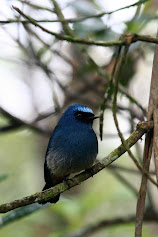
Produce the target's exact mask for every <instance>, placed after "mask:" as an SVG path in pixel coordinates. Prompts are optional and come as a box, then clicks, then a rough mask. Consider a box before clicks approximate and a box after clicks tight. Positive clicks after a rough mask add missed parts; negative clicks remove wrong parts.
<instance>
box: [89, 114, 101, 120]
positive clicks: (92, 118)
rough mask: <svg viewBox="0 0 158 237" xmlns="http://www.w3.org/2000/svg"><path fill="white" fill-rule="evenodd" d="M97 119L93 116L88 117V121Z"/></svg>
mask: <svg viewBox="0 0 158 237" xmlns="http://www.w3.org/2000/svg"><path fill="white" fill-rule="evenodd" d="M97 118H99V116H98V115H94V116H92V117H89V118H88V120H92V121H93V120H94V119H97Z"/></svg>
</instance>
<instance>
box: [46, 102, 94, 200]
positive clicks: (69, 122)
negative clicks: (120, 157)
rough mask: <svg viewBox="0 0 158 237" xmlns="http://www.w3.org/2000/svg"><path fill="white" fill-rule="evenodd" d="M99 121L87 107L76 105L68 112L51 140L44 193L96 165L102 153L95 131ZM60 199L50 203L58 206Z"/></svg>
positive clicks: (69, 108)
mask: <svg viewBox="0 0 158 237" xmlns="http://www.w3.org/2000/svg"><path fill="white" fill-rule="evenodd" d="M96 118H98V116H95V115H94V113H93V111H92V110H91V109H90V108H89V107H87V106H84V105H80V104H72V105H70V106H68V108H67V109H66V110H65V112H64V113H63V115H62V117H61V119H60V120H59V122H58V124H57V126H56V127H55V129H54V131H53V133H52V135H51V137H50V140H49V144H48V148H47V151H46V156H45V164H44V178H45V182H46V184H45V186H44V188H43V190H45V189H48V188H51V187H53V186H55V185H56V184H59V183H61V182H62V181H63V180H66V178H68V176H69V175H70V174H72V173H77V172H80V171H82V170H85V169H89V168H90V167H91V166H92V165H93V163H94V161H95V159H96V156H97V153H98V141H97V137H96V134H95V132H94V131H93V128H92V125H93V120H94V119H96ZM59 196H60V195H58V196H56V197H54V198H51V199H50V200H48V202H51V203H56V202H57V201H58V200H59ZM43 203H46V202H45V201H44V202H43Z"/></svg>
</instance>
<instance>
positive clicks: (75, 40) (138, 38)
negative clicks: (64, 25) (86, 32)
mask: <svg viewBox="0 0 158 237" xmlns="http://www.w3.org/2000/svg"><path fill="white" fill-rule="evenodd" d="M13 8H14V10H16V11H17V12H18V13H19V14H20V15H22V16H23V17H24V18H25V19H27V20H29V21H30V23H32V24H33V25H34V26H36V27H38V28H40V29H41V30H42V31H44V32H46V33H48V34H51V35H53V36H55V37H56V38H57V39H59V40H64V41H68V42H73V43H79V44H86V45H96V46H104V47H110V46H119V45H125V44H126V40H118V41H109V42H105V41H94V40H86V39H82V38H77V37H72V36H69V35H65V36H63V35H61V34H58V33H56V32H53V31H50V30H48V29H46V28H44V27H43V26H41V25H40V24H38V23H37V22H36V20H35V19H33V18H32V17H29V16H27V15H26V14H24V13H23V12H22V11H21V10H20V9H19V8H17V7H14V6H13ZM126 35H128V37H129V36H130V38H132V41H131V44H132V43H135V42H137V41H144V42H148V43H155V44H158V39H157V38H154V37H151V36H149V35H137V34H132V33H130V34H126Z"/></svg>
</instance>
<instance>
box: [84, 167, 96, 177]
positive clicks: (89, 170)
mask: <svg viewBox="0 0 158 237" xmlns="http://www.w3.org/2000/svg"><path fill="white" fill-rule="evenodd" d="M85 171H88V172H89V173H90V174H91V177H93V175H94V173H93V168H92V167H91V168H89V169H86V170H85Z"/></svg>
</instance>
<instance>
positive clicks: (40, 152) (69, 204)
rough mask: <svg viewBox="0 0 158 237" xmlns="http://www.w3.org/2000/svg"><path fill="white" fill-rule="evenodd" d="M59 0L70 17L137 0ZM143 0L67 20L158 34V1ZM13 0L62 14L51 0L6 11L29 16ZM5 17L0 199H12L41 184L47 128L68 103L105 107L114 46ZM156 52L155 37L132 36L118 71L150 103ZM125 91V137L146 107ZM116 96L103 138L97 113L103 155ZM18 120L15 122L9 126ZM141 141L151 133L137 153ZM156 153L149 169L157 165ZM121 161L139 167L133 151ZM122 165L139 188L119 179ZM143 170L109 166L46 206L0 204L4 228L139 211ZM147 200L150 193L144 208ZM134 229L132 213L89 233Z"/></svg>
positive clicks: (32, 10)
mask: <svg viewBox="0 0 158 237" xmlns="http://www.w3.org/2000/svg"><path fill="white" fill-rule="evenodd" d="M56 2H57V3H58V4H59V7H60V9H61V10H62V13H63V14H64V17H65V18H66V19H69V18H81V17H89V16H91V15H95V14H98V13H100V12H104V11H105V12H111V11H114V10H116V9H119V8H121V7H125V6H128V5H130V4H133V3H135V1H132V0H131V1H130V0H128V1H127V0H126V1H114V0H111V1H89V0H82V1H80V0H79V1H72V0H69V1H68V0H67V1H61V0H60V1H58V0H57V1H56ZM144 2H146V3H144V4H138V5H136V6H135V7H129V8H126V9H124V10H120V11H118V12H116V13H113V14H109V15H106V14H105V15H104V16H103V17H100V18H99V17H96V18H90V19H87V20H85V21H81V22H80V21H79V22H75V23H70V24H69V25H68V27H69V30H70V29H71V31H72V32H73V34H74V35H75V36H77V37H83V38H86V39H93V40H103V41H114V40H118V39H119V37H120V35H122V34H123V33H126V32H133V33H137V34H148V35H152V36H155V35H156V31H157V7H158V3H157V1H156V0H155V1H144ZM12 5H14V6H17V7H19V8H20V9H21V10H22V11H24V12H25V13H26V14H27V15H29V16H31V17H33V18H35V19H36V20H41V19H44V20H49V21H51V20H52V19H53V20H55V19H59V15H58V14H57V11H56V9H55V8H54V5H53V1H45V2H43V1H22V0H15V1H12V0H10V1H8V0H1V6H2V7H1V12H2V14H1V16H0V21H6V20H9V21H11V20H10V19H14V20H17V21H18V20H19V19H20V20H22V18H19V15H18V14H17V12H15V11H14V10H13V9H12V8H11V6H12ZM39 6H40V7H41V8H39ZM57 15H58V16H57ZM59 20H60V19H59ZM40 24H41V25H43V26H44V27H46V28H48V29H49V30H52V31H55V32H57V33H60V34H68V32H66V33H65V32H64V31H65V28H64V27H63V25H62V24H60V23H51V22H50V23H40ZM1 25H2V29H1V32H0V36H1V37H0V45H1V56H0V63H1V64H0V73H1V78H0V85H1V86H0V112H1V113H0V164H1V165H0V194H1V195H0V202H1V203H6V202H10V201H12V200H15V199H19V198H22V197H24V196H28V195H31V194H33V193H35V192H38V191H41V190H42V188H43V186H44V177H43V172H44V168H43V165H44V157H45V151H46V148H47V144H48V141H49V137H50V134H51V132H52V131H53V129H54V127H55V125H56V123H57V121H58V119H59V118H60V116H61V113H62V112H63V110H64V109H65V108H66V107H67V106H68V105H69V104H72V103H76V102H77V103H81V104H86V105H88V106H90V107H91V108H92V109H93V110H94V112H95V113H98V114H99V112H100V105H101V103H102V101H103V98H104V93H105V88H106V85H107V82H108V75H110V74H111V71H112V68H113V65H114V60H115V58H116V48H115V47H107V48H105V47H97V46H84V45H76V44H70V43H67V42H63V41H58V40H57V39H56V38H55V37H52V36H51V35H48V34H45V33H44V32H41V31H40V30H39V29H38V28H37V27H36V28H35V27H34V26H32V25H30V24H19V23H11V22H8V23H5V24H4V23H3V22H1ZM153 53H154V45H152V44H147V43H140V42H138V43H136V44H133V45H132V46H131V47H130V51H129V53H128V57H127V61H126V65H125V67H124V70H123V72H122V74H121V76H120V86H122V88H123V89H124V90H125V91H126V92H127V93H129V94H131V95H132V96H133V97H134V98H136V99H137V101H138V102H139V103H140V104H141V106H142V107H143V108H144V110H145V109H147V105H148V95H149V89H150V79H151V71H152V60H153ZM112 93H113V89H112V92H111V94H112ZM125 94H126V93H123V92H119V94H118V118H119V124H120V128H121V131H122V132H123V134H124V136H125V137H126V138H127V137H128V136H129V135H130V133H131V132H132V131H133V130H134V128H135V125H136V124H137V123H138V122H139V121H140V120H143V119H144V114H143V112H142V110H141V109H140V108H138V107H137V106H136V105H135V104H133V103H132V102H131V101H130V100H129V98H128V97H127V96H126V95H125ZM111 97H112V96H111ZM111 97H110V98H109V101H108V105H107V109H106V110H105V112H104V131H103V141H101V140H100V138H99V123H98V122H95V124H94V130H95V132H96V134H97V136H98V140H99V154H98V158H99V159H102V158H104V157H105V156H106V155H108V154H109V153H110V152H111V151H112V150H113V149H114V148H116V147H117V146H118V145H119V144H120V139H119V138H118V135H117V131H116V129H115V124H114V122H113V117H112V112H111V107H112V106H111ZM55 110H56V112H55ZM12 125H13V127H12V128H11V129H6V128H7V127H8V126H12ZM17 125H18V126H19V127H18V128H17V127H16V126H17ZM4 128H5V129H4ZM143 145H144V138H143V141H139V142H138V145H137V147H136V148H132V151H133V152H134V153H135V155H136V156H137V158H138V159H140V160H142V154H143ZM153 163H154V162H152V164H151V170H154V164H153ZM115 165H116V166H121V167H124V168H130V169H134V170H136V168H135V166H134V164H133V162H132V161H131V159H130V158H129V157H128V155H127V154H125V155H123V156H122V157H121V158H119V159H118V160H117V161H116V162H115ZM118 173H119V175H121V177H122V178H123V180H126V181H127V182H129V183H130V184H131V185H132V187H133V188H130V186H129V185H128V184H125V183H124V181H122V180H120V176H119V175H118ZM1 178H2V179H1ZM140 178H141V176H140V174H139V173H138V172H137V173H136V172H133V173H132V172H128V171H123V170H119V169H118V170H117V169H114V168H113V169H112V168H111V169H110V168H106V169H105V170H103V171H101V172H99V173H98V174H97V175H95V176H94V177H93V178H90V179H89V180H87V181H85V182H83V183H82V184H81V185H79V186H78V187H75V188H73V189H72V190H70V191H67V192H66V193H64V194H63V195H62V197H61V199H60V201H59V202H58V203H56V204H55V205H48V206H47V207H45V206H43V207H42V208H41V205H38V204H35V205H32V206H30V207H29V206H28V207H25V208H22V209H20V210H18V209H17V210H15V211H13V212H9V213H7V214H1V217H0V218H1V219H0V236H2V237H14V236H16V237H26V236H27V237H28V236H29V237H37V236H40V237H64V236H70V233H75V232H76V231H78V230H80V229H82V228H83V229H84V228H85V227H88V226H90V225H94V224H97V223H99V222H100V221H103V220H113V219H116V218H121V217H124V218H126V217H130V216H135V211H136V201H137V194H136V192H137V191H138V190H139V186H140V180H141V179H140ZM156 191H157V190H156V189H155V188H154V187H153V186H152V185H151V184H149V193H150V196H151V197H152V203H153V205H154V208H155V210H157V209H158V206H157V201H156V200H157V196H156V195H157V193H156ZM150 205H151V203H150V201H149V199H147V208H148V207H150ZM20 217H21V218H20ZM134 229H135V227H134V223H130V224H122V225H121V224H120V225H112V226H110V227H103V228H102V229H100V230H98V231H96V232H94V233H92V234H90V235H89V236H93V237H102V236H106V237H115V236H117V237H118V236H121V237H124V236H128V237H130V236H131V237H132V236H134ZM157 232H158V227H157V223H155V222H151V223H148V222H147V223H145V224H144V227H143V237H148V236H150V237H156V236H157ZM83 236H84V235H83Z"/></svg>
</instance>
